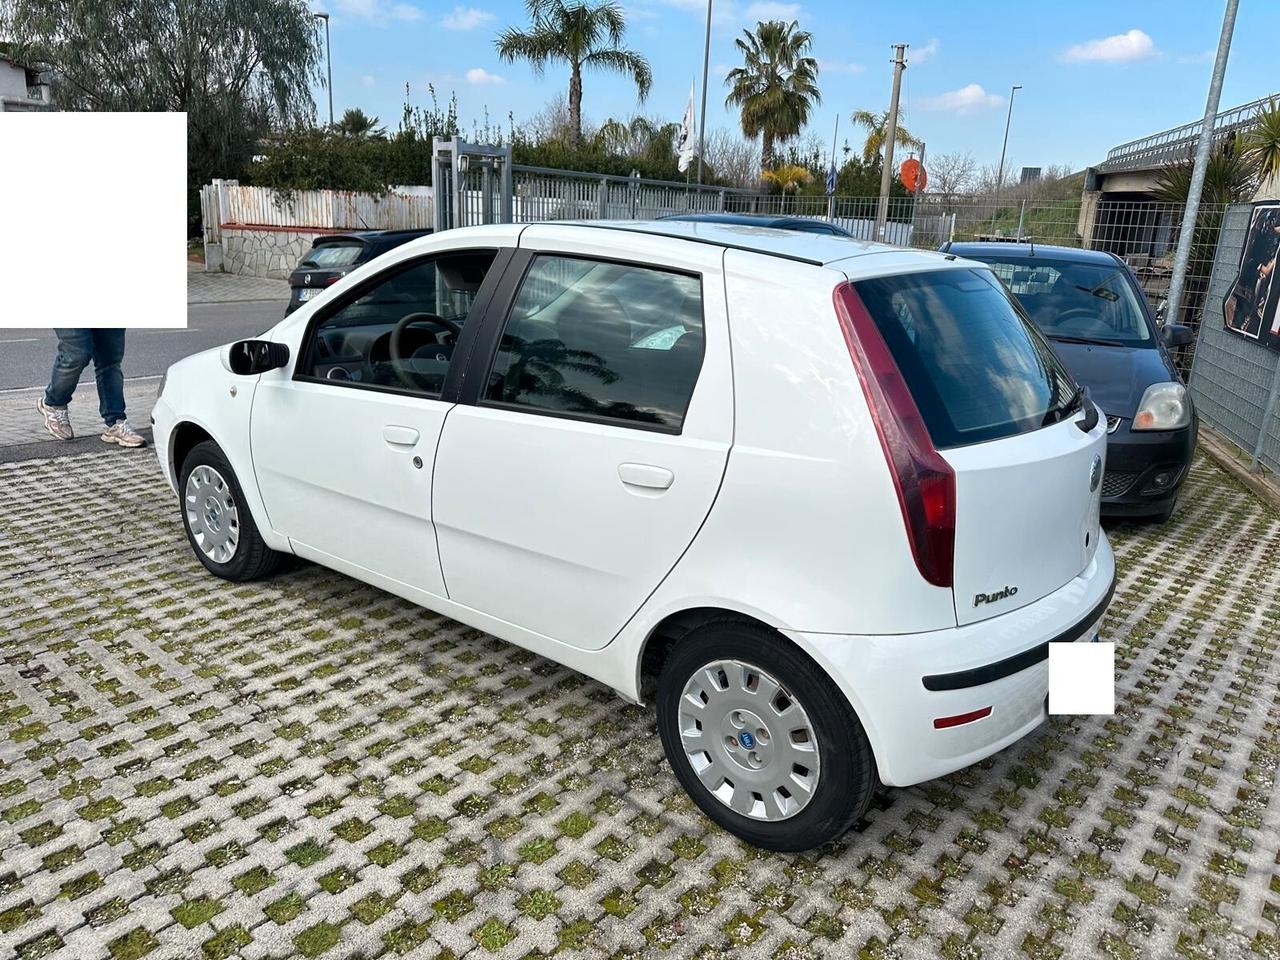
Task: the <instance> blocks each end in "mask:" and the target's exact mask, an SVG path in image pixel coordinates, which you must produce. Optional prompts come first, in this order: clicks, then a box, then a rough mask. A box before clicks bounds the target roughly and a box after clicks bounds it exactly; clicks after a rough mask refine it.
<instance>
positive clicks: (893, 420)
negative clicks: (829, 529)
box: [835, 283, 956, 587]
mask: <svg viewBox="0 0 1280 960" xmlns="http://www.w3.org/2000/svg"><path fill="white" fill-rule="evenodd" d="M835 306H836V316H837V317H838V318H839V320H840V331H841V332H842V333H843V334H844V340H845V343H846V344H847V345H848V347H849V356H850V357H852V358H853V367H854V369H855V370H856V371H857V373H858V380H859V381H860V382H861V383H862V391H863V393H865V394H866V397H867V405H868V406H869V407H870V408H871V417H872V419H873V420H874V421H875V425H876V433H877V434H879V436H880V446H881V448H882V449H883V450H884V456H885V459H886V460H887V461H888V462H889V472H890V473H891V474H892V475H893V485H894V487H895V489H896V490H897V492H898V504H899V505H900V506H901V507H902V519H903V521H904V522H905V523H906V526H907V539H908V540H909V541H910V543H911V554H912V556H914V557H915V561H916V566H917V567H918V568H919V569H920V574H921V575H922V576H923V577H924V578H925V579H926V580H928V581H929V582H930V583H932V584H934V585H936V586H939V587H950V586H951V585H952V579H953V577H952V574H953V570H954V566H955V543H956V475H955V471H954V470H952V469H951V465H950V464H949V463H947V461H945V460H943V459H942V457H941V456H940V455H939V454H938V451H937V450H936V449H934V446H933V441H932V440H931V439H930V438H929V430H928V428H927V427H926V426H925V423H924V419H923V418H922V417H921V416H920V409H919V408H918V407H917V406H916V402H915V400H914V398H913V397H912V396H911V390H910V389H909V388H908V387H907V382H906V381H905V380H904V379H903V378H902V373H901V371H900V370H898V365H897V363H896V362H894V359H893V354H891V353H890V352H889V347H888V345H887V344H886V343H885V342H884V337H882V336H881V335H880V330H879V328H878V327H877V326H876V323H875V321H874V320H873V319H872V318H871V314H870V313H868V312H867V308H866V307H865V306H864V305H863V303H862V299H861V298H860V297H859V296H858V293H857V291H856V290H854V288H853V284H852V283H843V284H841V285H840V286H838V287H836V290H835Z"/></svg>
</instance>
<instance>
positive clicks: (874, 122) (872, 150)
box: [853, 110, 922, 163]
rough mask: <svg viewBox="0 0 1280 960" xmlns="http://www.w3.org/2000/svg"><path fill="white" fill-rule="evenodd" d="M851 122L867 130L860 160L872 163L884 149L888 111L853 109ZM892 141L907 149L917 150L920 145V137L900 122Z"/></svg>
mask: <svg viewBox="0 0 1280 960" xmlns="http://www.w3.org/2000/svg"><path fill="white" fill-rule="evenodd" d="M853 122H854V123H855V124H857V125H858V126H860V127H865V128H866V131H867V139H866V140H865V141H864V142H863V144H862V162H863V163H874V162H875V160H876V157H878V156H880V154H881V152H882V151H883V150H884V141H885V134H886V132H887V129H888V126H889V111H888V110H884V111H881V112H880V113H872V112H871V111H870V110H855V111H853ZM893 142H894V145H895V146H899V147H906V148H907V149H908V150H919V149H920V147H921V146H922V144H921V142H920V139H919V138H918V137H913V136H912V135H911V133H910V132H909V131H908V130H907V128H906V127H904V126H903V125H902V124H898V128H897V132H896V133H895V134H894V137H893Z"/></svg>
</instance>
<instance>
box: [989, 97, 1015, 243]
mask: <svg viewBox="0 0 1280 960" xmlns="http://www.w3.org/2000/svg"><path fill="white" fill-rule="evenodd" d="M1021 89H1022V84H1020V83H1015V84H1014V85H1013V87H1012V88H1011V89H1010V90H1009V113H1008V116H1006V117H1005V118H1004V143H1003V144H1001V146H1000V166H999V168H998V169H997V170H996V202H995V206H994V207H993V208H992V210H991V232H992V233H994V232H995V229H996V213H997V212H998V211H999V209H1000V188H1001V187H1003V186H1004V155H1005V151H1006V150H1008V149H1009V125H1010V124H1011V123H1013V96H1014V94H1016V93H1017V92H1018V91H1019V90H1021Z"/></svg>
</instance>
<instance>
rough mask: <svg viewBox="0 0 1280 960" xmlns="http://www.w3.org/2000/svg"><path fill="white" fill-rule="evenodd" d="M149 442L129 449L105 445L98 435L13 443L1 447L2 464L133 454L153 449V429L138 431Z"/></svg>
mask: <svg viewBox="0 0 1280 960" xmlns="http://www.w3.org/2000/svg"><path fill="white" fill-rule="evenodd" d="M138 433H140V434H141V435H142V436H143V437H144V438H145V439H146V441H147V445H146V446H145V447H136V448H132V449H127V448H123V447H120V446H118V445H116V444H114V443H104V442H103V441H102V439H101V438H100V437H99V436H98V435H97V434H96V433H90V434H86V435H84V436H82V437H76V438H75V439H74V440H36V441H34V442H32V443H11V444H9V445H8V446H3V447H0V464H3V463H24V462H25V461H27V460H60V459H62V458H63V457H79V456H94V455H98V454H104V453H116V454H121V453H123V454H131V453H141V452H142V451H144V450H150V449H151V428H150V427H142V428H140V429H139V430H138Z"/></svg>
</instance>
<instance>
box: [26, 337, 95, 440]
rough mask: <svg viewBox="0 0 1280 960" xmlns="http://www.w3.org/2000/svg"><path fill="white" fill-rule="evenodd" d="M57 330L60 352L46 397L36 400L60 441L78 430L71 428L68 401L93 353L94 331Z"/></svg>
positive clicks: (54, 362) (46, 427) (50, 377)
mask: <svg viewBox="0 0 1280 960" xmlns="http://www.w3.org/2000/svg"><path fill="white" fill-rule="evenodd" d="M54 333H56V334H57V336H58V353H57V356H56V357H54V360H53V372H52V373H51V374H50V375H49V385H48V387H46V388H45V391H44V396H42V397H39V398H37V399H36V409H37V410H38V411H40V415H41V416H42V417H44V426H45V429H46V430H48V431H49V433H50V434H52V435H53V436H54V437H55V438H57V439H58V440H70V439H71V438H72V437H73V436H75V432H74V431H73V430H72V429H71V417H70V416H68V414H67V404H68V403H70V402H71V395H72V394H73V393H75V389H76V384H77V383H79V382H80V374H81V373H83V372H84V368H85V367H86V366H87V365H88V363H89V360H90V358H91V357H92V356H93V331H92V330H86V329H84V328H81V327H68V328H64V329H61V330H55V331H54Z"/></svg>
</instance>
